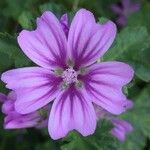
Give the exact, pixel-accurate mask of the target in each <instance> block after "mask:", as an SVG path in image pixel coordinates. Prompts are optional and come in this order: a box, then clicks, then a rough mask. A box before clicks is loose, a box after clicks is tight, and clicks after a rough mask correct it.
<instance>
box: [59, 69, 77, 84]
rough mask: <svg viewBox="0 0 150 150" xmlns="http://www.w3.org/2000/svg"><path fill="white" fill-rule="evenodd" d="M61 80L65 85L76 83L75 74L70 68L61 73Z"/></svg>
mask: <svg viewBox="0 0 150 150" xmlns="http://www.w3.org/2000/svg"><path fill="white" fill-rule="evenodd" d="M62 78H63V81H64V82H65V83H66V84H71V83H74V82H76V81H77V72H76V71H75V70H74V69H73V68H72V67H70V68H68V69H66V70H65V71H64V72H63V74H62Z"/></svg>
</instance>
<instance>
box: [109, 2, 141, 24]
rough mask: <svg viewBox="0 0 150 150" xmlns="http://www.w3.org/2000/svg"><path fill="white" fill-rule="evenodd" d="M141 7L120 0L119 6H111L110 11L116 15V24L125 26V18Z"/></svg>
mask: <svg viewBox="0 0 150 150" xmlns="http://www.w3.org/2000/svg"><path fill="white" fill-rule="evenodd" d="M140 7H141V5H140V3H138V2H133V3H131V2H130V0H121V3H119V4H113V5H112V6H111V9H112V11H113V12H114V13H115V14H117V15H118V19H117V21H116V22H117V24H118V25H120V26H125V25H126V24H127V18H128V17H129V16H130V15H131V14H132V13H133V12H136V11H138V10H139V9H140Z"/></svg>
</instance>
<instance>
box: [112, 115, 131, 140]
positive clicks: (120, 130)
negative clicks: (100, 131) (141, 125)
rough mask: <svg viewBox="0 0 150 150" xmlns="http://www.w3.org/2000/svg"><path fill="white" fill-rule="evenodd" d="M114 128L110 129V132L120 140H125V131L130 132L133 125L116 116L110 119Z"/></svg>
mask: <svg viewBox="0 0 150 150" xmlns="http://www.w3.org/2000/svg"><path fill="white" fill-rule="evenodd" d="M112 123H113V125H114V128H113V129H112V130H111V134H112V135H113V136H115V137H116V138H117V139H118V140H120V141H125V136H126V134H127V133H130V132H132V130H133V127H132V125H131V124H130V123H128V122H127V121H124V120H120V119H117V118H114V119H112Z"/></svg>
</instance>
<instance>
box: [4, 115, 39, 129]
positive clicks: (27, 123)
mask: <svg viewBox="0 0 150 150" xmlns="http://www.w3.org/2000/svg"><path fill="white" fill-rule="evenodd" d="M39 121H40V116H39V114H38V113H37V112H34V113H30V114H27V115H19V114H17V113H16V114H15V113H14V114H9V115H8V116H6V117H5V119H4V128H5V129H20V128H29V127H35V126H36V125H38V122H39Z"/></svg>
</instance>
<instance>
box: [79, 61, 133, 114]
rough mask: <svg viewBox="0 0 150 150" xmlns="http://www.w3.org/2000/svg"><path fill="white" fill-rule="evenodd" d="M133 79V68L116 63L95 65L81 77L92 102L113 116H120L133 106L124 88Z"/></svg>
mask: <svg viewBox="0 0 150 150" xmlns="http://www.w3.org/2000/svg"><path fill="white" fill-rule="evenodd" d="M132 78H133V70H132V68H131V67H130V66H129V65H127V64H124V63H121V62H115V61H114V62H103V63H100V64H96V65H93V66H91V67H90V68H89V71H87V73H86V74H85V75H84V76H82V77H80V79H81V80H82V81H83V83H84V86H85V89H86V91H87V93H88V94H89V95H90V96H92V97H93V98H92V101H93V102H95V103H96V104H97V105H99V106H101V107H102V108H104V109H106V110H107V111H109V112H110V113H113V114H120V113H122V112H123V111H125V110H126V108H127V109H128V108H129V107H130V106H131V103H130V102H129V101H128V100H127V99H126V97H125V95H124V94H123V93H122V87H123V86H124V85H125V84H127V83H128V82H129V81H131V79H132Z"/></svg>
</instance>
